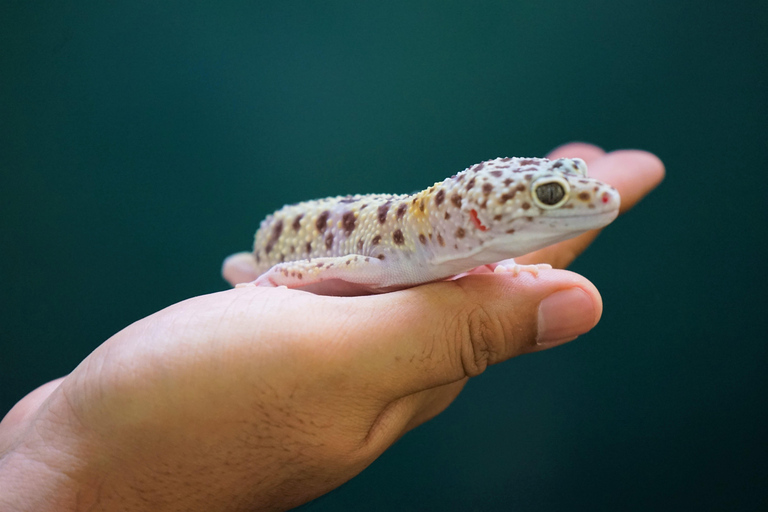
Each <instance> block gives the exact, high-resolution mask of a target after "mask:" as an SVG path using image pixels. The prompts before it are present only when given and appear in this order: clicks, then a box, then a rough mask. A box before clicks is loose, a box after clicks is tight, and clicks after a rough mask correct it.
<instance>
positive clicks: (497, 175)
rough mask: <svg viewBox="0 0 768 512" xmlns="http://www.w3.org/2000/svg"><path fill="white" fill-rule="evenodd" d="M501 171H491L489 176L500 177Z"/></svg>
mask: <svg viewBox="0 0 768 512" xmlns="http://www.w3.org/2000/svg"><path fill="white" fill-rule="evenodd" d="M501 175H502V172H501V171H491V176H495V177H497V178H501Z"/></svg>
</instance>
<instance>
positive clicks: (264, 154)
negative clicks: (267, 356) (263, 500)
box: [0, 0, 768, 511]
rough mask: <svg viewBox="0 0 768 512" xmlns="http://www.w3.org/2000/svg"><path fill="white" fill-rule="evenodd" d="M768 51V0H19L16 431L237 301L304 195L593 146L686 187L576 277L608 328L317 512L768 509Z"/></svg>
mask: <svg viewBox="0 0 768 512" xmlns="http://www.w3.org/2000/svg"><path fill="white" fill-rule="evenodd" d="M767 33H768V3H766V2H764V1H754V2H740V1H732V2H728V3H726V2H703V1H674V0H653V1H649V0H628V1H623V2H621V3H619V2H614V1H588V2H573V1H567V0H562V1H516V2H512V1H510V2H501V1H495V2H491V1H476V2H469V1H466V2H458V1H448V0H440V1H432V2H429V1H413V0H411V1H407V2H336V1H325V2H322V1H316V2H307V1H291V2H288V1H286V2H271V3H266V2H262V3H259V2H227V3H217V2H154V1H152V2H149V1H138V0H132V1H130V2H89V1H84V0H81V1H78V2H42V1H41V2H22V1H13V2H11V1H9V0H5V1H3V2H2V3H1V4H0V220H1V224H0V237H1V238H0V240H1V244H2V248H0V280H1V283H0V318H1V319H2V323H1V324H0V336H1V338H0V400H1V401H2V403H1V404H0V412H4V411H6V410H8V409H9V408H10V407H11V406H12V404H13V403H14V402H15V401H17V400H18V399H20V398H21V397H22V396H23V395H24V394H25V393H27V392H28V391H30V390H31V389H33V388H34V387H36V386H37V385H39V384H42V383H43V382H45V381H47V380H50V379H53V378H56V377H58V376H60V375H63V374H66V373H67V372H69V371H70V370H71V369H72V368H74V367H75V366H76V365H77V364H78V363H79V362H80V361H81V360H82V359H83V358H84V357H85V356H86V355H87V354H88V353H89V352H90V351H91V350H93V349H94V348H95V347H96V346H98V345H99V344H100V343H101V342H102V341H104V340H105V339H107V338H108V337H109V336H110V335H112V334H113V333H115V332H117V331H119V330H120V329H122V328H123V327H124V326H126V325H127V324H129V323H131V322H133V321H135V320H137V319H140V318H142V317H144V316H146V315H148V314H150V313H152V312H154V311H157V310H159V309H161V308H163V307H165V306H167V305H169V304H172V303H174V302H177V301H179V300H182V299H185V298H187V297H191V296H195V295H200V294H204V293H208V292H213V291H216V290H221V289H224V288H226V284H225V283H224V282H223V281H222V280H221V278H220V276H219V268H220V264H221V261H222V259H223V258H224V257H225V256H226V255H228V254H230V253H232V252H236V251H240V250H247V249H248V248H249V246H250V244H251V241H252V235H253V232H254V230H255V229H256V227H257V225H258V222H259V220H260V219H261V218H262V217H263V216H264V215H266V214H267V213H269V212H271V211H272V210H274V209H276V208H278V207H280V206H281V205H283V204H284V203H286V202H295V201H298V200H302V199H308V198H314V197H322V196H326V195H336V194H347V193H356V192H411V191H414V190H417V189H421V188H425V187H426V186H428V185H430V184H432V183H433V182H435V181H437V180H440V179H442V178H444V177H446V176H448V175H449V174H453V173H455V172H456V171H459V170H461V169H463V168H464V167H465V166H467V165H469V164H472V163H475V162H478V161H480V160H483V159H488V158H494V157H497V156H541V155H544V154H545V153H546V152H547V151H548V150H550V149H551V148H553V147H554V146H556V145H559V144H561V143H563V142H566V141H570V140H584V141H590V142H594V143H596V144H599V145H601V146H602V147H604V148H606V149H616V148H626V147H638V148H643V149H647V150H649V151H652V152H655V153H656V154H658V155H659V156H660V157H661V158H662V159H663V161H664V162H665V164H666V166H667V171H668V176H667V179H666V181H665V182H664V183H663V184H662V186H661V187H660V188H659V189H658V190H657V191H656V192H654V193H653V194H652V195H651V196H650V197H649V198H648V199H646V200H645V201H643V202H642V203H641V204H640V205H639V206H638V207H637V208H636V209H635V210H634V211H632V212H631V213H630V214H628V215H626V216H625V217H622V218H621V219H619V220H618V221H617V222H616V223H615V224H614V225H613V226H611V227H610V228H609V229H607V230H606V232H605V233H604V234H603V235H602V236H601V237H600V238H599V239H598V241H597V242H596V243H595V244H594V245H593V246H592V247H591V248H590V250H589V251H588V252H587V253H586V254H585V255H584V256H582V257H581V258H580V259H579V260H578V261H577V262H576V263H575V264H574V265H573V267H572V268H573V270H575V271H577V272H579V273H582V274H583V275H585V276H587V277H588V278H589V279H591V280H592V281H593V282H594V283H595V284H596V285H597V286H598V288H599V289H600V291H601V293H602V295H603V299H604V301H605V311H604V316H603V319H602V321H601V323H600V325H599V326H598V327H597V328H596V329H595V330H594V331H593V332H592V333H591V334H589V335H586V336H583V337H582V338H581V339H580V340H579V341H578V342H575V343H572V344H569V345H566V346H564V347H561V348H558V349H556V350H552V351H547V352H543V353H538V354H534V355H530V356H525V357H521V358H518V359H516V360H513V361H510V362H507V363H505V364H502V365H499V366H497V367H493V368H491V369H489V370H488V371H487V372H486V374H484V375H482V376H481V377H479V378H477V379H474V380H473V381H472V382H470V384H469V385H468V386H467V388H466V390H465V391H464V393H462V395H461V396H460V397H459V398H458V399H457V400H456V402H455V403H454V404H453V405H452V406H451V407H450V408H449V409H448V410H447V411H446V412H445V413H444V414H442V415H441V416H439V417H438V418H437V419H435V420H433V421H431V422H429V423H428V424H426V425H424V426H422V427H420V428H419V429H417V430H415V431H413V432H411V433H409V434H408V435H406V436H405V437H404V438H403V439H402V440H401V441H399V442H398V443H397V444H396V445H395V446H394V447H392V449H390V450H389V451H388V452H387V453H385V454H384V455H383V456H382V457H381V458H380V459H379V460H378V461H376V462H375V463H374V464H373V465H372V466H371V467H369V468H368V469H367V470H366V471H364V472H363V473H362V474H361V475H360V476H358V477H357V478H355V479H353V480H352V481H351V482H349V483H348V484H346V485H344V486H343V487H342V488H340V489H338V490H336V491H333V492H332V493H330V494H329V495H326V496H324V497H322V498H320V499H318V500H317V501H315V502H313V503H311V504H309V505H306V506H305V507H304V509H305V510H342V509H351V510H359V509H361V508H362V507H366V509H367V510H400V511H405V510H425V509H436V510H437V509H451V508H455V509H460V510H494V509H514V510H564V509H574V510H651V509H653V510H662V509H666V510H681V509H688V510H694V509H697V510H724V509H730V510H756V509H759V508H761V507H767V506H768V497H767V495H768V439H767V437H768V435H767V434H768V414H767V413H766V409H768V407H767V406H768V403H767V402H768V400H766V397H767V396H768V372H767V371H766V369H767V368H766V367H767V366H768V365H767V363H768V339H767V338H768V334H767V332H766V331H767V327H768V325H767V324H768V322H767V321H766V317H768V311H767V308H766V306H767V305H768V304H767V301H766V298H765V295H766V290H767V288H768V286H767V285H768V280H767V279H766V270H765V266H766V260H767V259H768V258H767V257H766V253H767V252H768V251H766V249H767V248H768V244H767V243H766V232H768V229H767V228H768V222H766V221H767V220H768V199H766V196H767V195H768V194H766V183H768V179H767V176H768V165H767V164H766V157H768V151H766V150H768V81H767V79H766V77H767V76H768V57H766V56H767V55H768V36H766V34H767ZM382 314H386V312H382Z"/></svg>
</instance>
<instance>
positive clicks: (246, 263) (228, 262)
mask: <svg viewBox="0 0 768 512" xmlns="http://www.w3.org/2000/svg"><path fill="white" fill-rule="evenodd" d="M221 275H222V277H223V278H224V279H226V280H227V282H229V284H231V285H232V286H234V285H236V284H238V283H250V282H251V281H253V280H254V279H256V278H257V277H259V274H258V272H257V271H256V260H254V259H253V254H252V253H250V252H238V253H235V254H232V255H231V256H229V257H228V258H227V259H225V260H224V264H223V265H222V266H221Z"/></svg>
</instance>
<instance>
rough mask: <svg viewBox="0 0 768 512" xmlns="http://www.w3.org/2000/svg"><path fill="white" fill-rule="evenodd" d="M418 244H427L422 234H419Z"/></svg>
mask: <svg viewBox="0 0 768 512" xmlns="http://www.w3.org/2000/svg"><path fill="white" fill-rule="evenodd" d="M419 242H421V243H422V244H426V243H427V237H425V236H424V233H419Z"/></svg>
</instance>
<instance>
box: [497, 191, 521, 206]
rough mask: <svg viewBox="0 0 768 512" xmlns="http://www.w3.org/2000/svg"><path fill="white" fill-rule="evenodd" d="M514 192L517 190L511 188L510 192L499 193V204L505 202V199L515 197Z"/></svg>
mask: <svg viewBox="0 0 768 512" xmlns="http://www.w3.org/2000/svg"><path fill="white" fill-rule="evenodd" d="M515 194H517V190H513V191H512V192H507V193H505V194H501V197H500V198H499V204H504V203H506V202H507V201H509V200H510V199H512V198H513V197H515Z"/></svg>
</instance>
